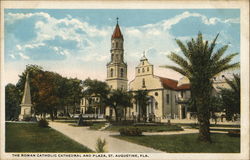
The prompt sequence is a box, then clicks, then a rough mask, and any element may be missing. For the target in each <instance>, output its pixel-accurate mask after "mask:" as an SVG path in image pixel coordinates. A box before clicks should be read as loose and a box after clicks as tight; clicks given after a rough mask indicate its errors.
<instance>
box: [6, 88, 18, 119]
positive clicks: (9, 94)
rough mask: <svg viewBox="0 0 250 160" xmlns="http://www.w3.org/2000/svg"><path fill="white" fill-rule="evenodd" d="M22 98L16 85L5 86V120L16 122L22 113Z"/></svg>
mask: <svg viewBox="0 0 250 160" xmlns="http://www.w3.org/2000/svg"><path fill="white" fill-rule="evenodd" d="M20 103H21V96H20V93H19V90H18V88H17V87H16V86H15V85H14V84H10V83H9V84H7V85H6V86H5V120H15V119H17V118H18V115H19V113H20V106H19V105H20Z"/></svg>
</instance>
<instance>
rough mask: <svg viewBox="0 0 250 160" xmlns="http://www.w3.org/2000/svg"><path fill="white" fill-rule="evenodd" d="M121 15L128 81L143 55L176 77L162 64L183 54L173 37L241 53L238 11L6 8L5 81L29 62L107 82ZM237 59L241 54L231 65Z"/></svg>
mask: <svg viewBox="0 0 250 160" xmlns="http://www.w3.org/2000/svg"><path fill="white" fill-rule="evenodd" d="M117 17H119V25H120V28H121V31H122V34H123V37H124V54H125V55H124V59H125V61H126V62H127V64H128V79H129V81H131V80H133V79H134V77H135V67H136V66H137V65H138V64H139V60H140V58H141V57H142V54H143V52H144V51H145V53H146V57H147V58H148V60H149V62H150V63H151V64H153V65H154V72H155V75H158V76H162V77H167V78H172V79H176V80H178V79H180V78H181V77H182V75H180V74H178V73H176V72H174V71H172V70H168V69H165V68H161V67H159V66H161V65H166V64H168V65H174V63H173V62H171V61H170V60H169V59H168V58H167V57H166V55H168V54H170V53H171V52H176V53H178V54H180V55H181V52H180V49H179V48H178V46H177V44H176V42H175V39H179V40H181V41H183V42H184V43H185V42H187V41H188V40H190V39H191V38H196V37H197V34H198V32H201V33H202V34H203V37H204V39H205V40H208V41H211V40H212V39H214V37H215V36H216V34H217V33H219V34H220V35H219V38H218V40H217V48H216V49H218V48H219V47H222V46H223V45H229V48H228V50H227V51H226V54H225V55H227V54H230V53H236V52H237V53H239V52H240V10H239V9H117V10H115V9H5V10H4V71H5V73H4V80H5V81H4V83H5V84H7V83H14V84H15V83H17V81H18V79H19V77H18V75H20V74H21V73H22V72H23V71H24V70H25V67H26V65H27V64H36V65H39V66H42V67H43V68H44V70H48V71H53V72H57V73H59V74H61V75H62V76H65V77H72V78H75V77H77V78H79V79H82V80H84V79H86V78H88V77H90V78H91V79H98V80H102V81H103V80H105V79H106V64H107V63H108V62H109V61H110V57H111V56H110V48H111V35H112V33H113V30H114V28H115V25H116V18H117ZM238 61H240V55H239V56H237V57H235V58H234V59H233V62H238Z"/></svg>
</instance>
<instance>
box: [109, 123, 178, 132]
mask: <svg viewBox="0 0 250 160" xmlns="http://www.w3.org/2000/svg"><path fill="white" fill-rule="evenodd" d="M131 127H132V128H134V127H136V128H140V129H141V130H142V131H143V132H164V131H182V130H183V129H182V128H181V127H180V126H177V125H155V126H146V125H145V126H123V125H111V126H109V127H107V128H106V129H105V130H108V131H119V130H120V129H122V128H131Z"/></svg>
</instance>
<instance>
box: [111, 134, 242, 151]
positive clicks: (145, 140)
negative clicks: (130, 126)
mask: <svg viewBox="0 0 250 160" xmlns="http://www.w3.org/2000/svg"><path fill="white" fill-rule="evenodd" d="M197 136H198V134H182V135H156V136H114V137H116V138H119V139H123V140H126V141H129V142H133V143H137V144H141V145H144V146H148V147H152V148H155V149H158V150H162V151H165V152H170V153H239V152H240V138H239V137H229V136H228V135H226V134H212V135H211V137H212V140H213V143H211V144H209V143H204V142H198V141H197Z"/></svg>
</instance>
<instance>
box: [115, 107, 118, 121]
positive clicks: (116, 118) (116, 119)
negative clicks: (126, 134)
mask: <svg viewBox="0 0 250 160" xmlns="http://www.w3.org/2000/svg"><path fill="white" fill-rule="evenodd" d="M114 110H115V121H116V122H118V120H119V118H118V111H117V108H116V107H114Z"/></svg>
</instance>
